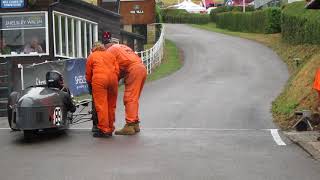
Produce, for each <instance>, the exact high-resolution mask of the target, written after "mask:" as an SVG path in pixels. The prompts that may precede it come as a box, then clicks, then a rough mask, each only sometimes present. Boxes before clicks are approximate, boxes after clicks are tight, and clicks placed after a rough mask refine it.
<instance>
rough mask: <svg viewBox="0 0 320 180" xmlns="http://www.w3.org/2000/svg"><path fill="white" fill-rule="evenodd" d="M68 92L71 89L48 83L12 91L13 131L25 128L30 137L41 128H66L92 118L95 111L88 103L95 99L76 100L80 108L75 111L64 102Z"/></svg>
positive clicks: (11, 120) (9, 103) (10, 121)
mask: <svg viewBox="0 0 320 180" xmlns="http://www.w3.org/2000/svg"><path fill="white" fill-rule="evenodd" d="M66 93H70V92H69V91H68V90H67V91H66V89H62V90H59V89H54V88H49V87H47V86H45V85H40V86H31V87H28V88H26V89H24V90H22V91H20V92H12V93H11V94H10V96H9V99H8V122H9V126H10V128H11V129H12V130H13V131H23V132H24V137H25V138H29V137H30V136H33V135H34V134H36V133H37V132H39V131H45V130H66V129H69V127H70V125H71V124H78V123H82V122H86V121H90V120H91V117H90V116H89V114H91V111H89V110H87V108H86V107H87V106H89V104H90V103H92V102H91V100H90V99H84V100H82V101H78V102H74V104H75V106H76V108H77V110H76V112H75V113H71V112H70V111H68V109H67V107H66V105H65V103H64V97H65V95H66ZM69 95H70V94H69ZM85 111H86V112H85Z"/></svg>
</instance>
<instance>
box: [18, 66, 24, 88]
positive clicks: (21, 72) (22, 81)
mask: <svg viewBox="0 0 320 180" xmlns="http://www.w3.org/2000/svg"><path fill="white" fill-rule="evenodd" d="M18 68H19V69H20V78H21V90H24V77H23V66H22V64H18Z"/></svg>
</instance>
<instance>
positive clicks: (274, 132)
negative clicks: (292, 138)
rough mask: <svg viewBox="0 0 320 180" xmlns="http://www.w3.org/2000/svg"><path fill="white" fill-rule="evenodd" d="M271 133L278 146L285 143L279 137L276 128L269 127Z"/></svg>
mask: <svg viewBox="0 0 320 180" xmlns="http://www.w3.org/2000/svg"><path fill="white" fill-rule="evenodd" d="M270 132H271V135H272V137H273V140H274V141H275V142H276V143H277V144H278V145H279V146H285V145H286V143H285V142H283V140H282V139H281V137H280V135H279V132H278V129H270Z"/></svg>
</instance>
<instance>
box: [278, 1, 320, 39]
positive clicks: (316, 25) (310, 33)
mask: <svg viewBox="0 0 320 180" xmlns="http://www.w3.org/2000/svg"><path fill="white" fill-rule="evenodd" d="M305 4H306V3H305V2H294V3H291V4H288V5H286V6H285V7H284V9H283V11H282V17H281V28H282V39H283V40H284V41H286V42H289V43H293V44H302V43H310V44H320V10H313V9H305V8H304V6H305Z"/></svg>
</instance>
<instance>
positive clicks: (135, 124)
mask: <svg viewBox="0 0 320 180" xmlns="http://www.w3.org/2000/svg"><path fill="white" fill-rule="evenodd" d="M134 130H135V131H136V133H138V132H140V126H139V122H135V123H134Z"/></svg>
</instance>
